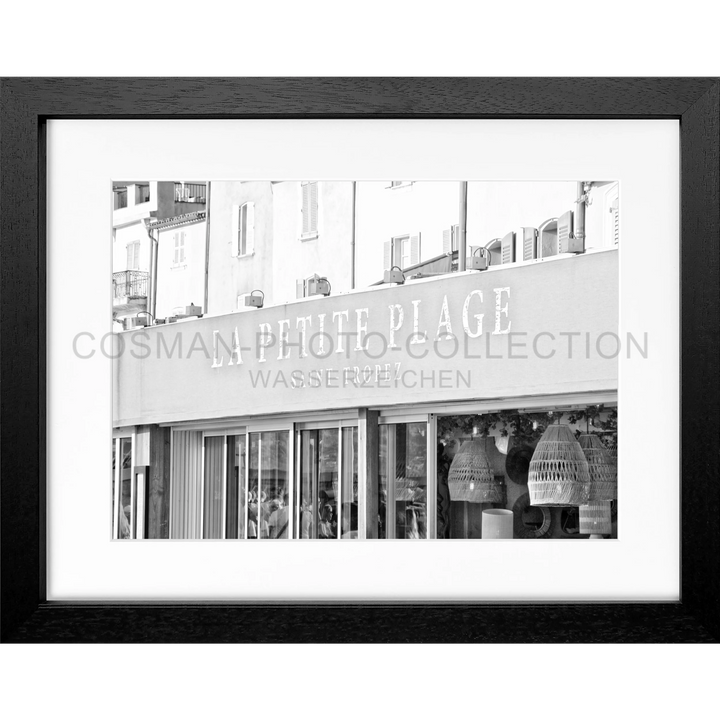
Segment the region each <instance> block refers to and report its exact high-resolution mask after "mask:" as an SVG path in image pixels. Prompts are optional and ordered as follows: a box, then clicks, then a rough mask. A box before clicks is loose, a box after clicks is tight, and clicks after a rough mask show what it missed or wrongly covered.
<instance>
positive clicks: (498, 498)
mask: <svg viewBox="0 0 720 720" xmlns="http://www.w3.org/2000/svg"><path fill="white" fill-rule="evenodd" d="M503 485H504V483H503V482H502V480H499V479H498V480H496V479H495V476H494V475H493V469H492V466H491V465H490V461H489V460H488V456H487V453H486V452H485V445H484V442H483V440H482V438H475V439H473V440H468V441H467V442H465V443H463V445H462V447H461V448H460V450H459V451H458V453H457V454H456V455H455V457H454V458H453V461H452V465H451V466H450V472H449V473H448V487H449V489H450V499H451V500H453V501H455V500H460V501H465V502H471V503H496V502H503V500H504V497H503V496H504V492H503V491H504V487H503Z"/></svg>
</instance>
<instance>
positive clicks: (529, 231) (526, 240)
mask: <svg viewBox="0 0 720 720" xmlns="http://www.w3.org/2000/svg"><path fill="white" fill-rule="evenodd" d="M536 259H537V230H536V229H535V228H531V227H524V228H523V260H536Z"/></svg>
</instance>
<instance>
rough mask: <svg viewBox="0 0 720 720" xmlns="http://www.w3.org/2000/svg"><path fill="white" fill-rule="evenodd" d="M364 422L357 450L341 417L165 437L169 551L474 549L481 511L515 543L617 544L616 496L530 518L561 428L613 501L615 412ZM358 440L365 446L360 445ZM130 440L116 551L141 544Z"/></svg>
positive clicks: (115, 455) (120, 464) (138, 473)
mask: <svg viewBox="0 0 720 720" xmlns="http://www.w3.org/2000/svg"><path fill="white" fill-rule="evenodd" d="M376 417H377V418H378V419H377V424H376V425H374V427H371V429H370V430H368V429H367V426H366V425H363V426H362V427H363V428H365V430H363V432H364V433H365V435H363V437H364V440H363V442H364V443H366V444H365V446H364V448H360V447H359V442H360V435H361V433H360V431H359V427H360V426H359V425H357V424H356V421H355V420H354V418H352V417H349V418H346V419H343V420H342V421H334V422H330V421H328V422H327V424H326V423H324V422H323V420H322V419H318V420H312V421H311V419H310V418H308V420H307V421H306V422H288V421H285V424H284V425H283V424H282V423H280V424H279V426H280V428H281V429H277V427H278V426H273V425H270V424H269V423H266V424H263V423H261V422H258V423H257V424H255V425H248V426H244V427H237V428H232V427H230V428H229V429H228V430H226V431H222V430H221V431H218V430H215V431H202V430H193V429H190V430H186V429H184V428H178V429H177V430H173V431H172V443H171V446H172V450H171V453H170V454H171V455H172V466H171V468H170V475H171V477H170V480H169V487H170V508H171V509H170V532H169V536H170V538H179V539H218V540H225V539H229V540H234V539H239V540H244V539H251V540H275V539H291V538H292V539H303V540H341V539H343V540H347V539H357V538H358V537H367V538H373V537H377V538H379V539H389V540H424V539H463V540H468V539H481V538H482V537H483V532H484V530H483V521H484V511H486V510H500V511H503V512H504V513H505V515H506V517H508V516H509V515H510V514H511V515H512V518H511V525H512V528H511V529H510V532H511V537H513V538H516V539H538V538H556V539H557V538H587V537H590V536H593V537H597V536H601V537H610V538H616V537H617V499H616V498H617V495H616V494H610V495H608V496H607V499H605V498H600V499H598V498H594V499H598V503H597V504H594V505H593V506H592V507H590V506H587V501H586V502H585V503H575V504H574V506H573V503H569V504H567V505H568V506H561V505H560V504H557V505H553V504H552V503H547V504H543V503H537V502H536V503H535V504H533V501H531V496H532V495H531V493H532V489H529V487H528V475H529V466H530V462H531V460H532V458H533V456H534V453H535V451H536V448H537V447H538V444H539V442H540V440H541V438H542V436H543V433H544V432H545V431H546V430H547V429H548V428H550V427H551V426H553V425H557V426H560V425H563V426H565V428H566V431H567V432H568V433H570V434H571V438H578V442H577V443H575V441H574V440H573V444H577V445H578V446H580V444H581V443H582V442H583V438H585V440H587V439H588V438H589V439H591V440H592V442H593V443H594V444H595V445H596V446H597V447H599V448H600V453H601V455H602V458H604V459H603V462H604V463H605V464H606V466H607V467H608V468H610V470H609V471H608V472H610V474H611V475H612V474H613V473H614V476H613V478H611V480H610V483H611V484H612V483H613V482H614V483H615V489H616V483H617V480H616V457H617V406H616V401H615V402H613V403H612V404H608V405H607V406H605V405H602V404H597V405H588V406H574V407H573V406H571V407H569V408H568V407H562V406H559V407H555V408H551V409H542V410H538V411H532V410H523V411H518V410H508V411H497V412H493V413H487V412H486V413H479V414H470V413H468V414H457V415H442V414H437V415H435V414H418V413H413V414H405V415H403V414H400V413H393V412H391V411H388V412H387V414H383V413H378V414H377V415H376ZM363 422H365V421H363ZM265 428H268V429H265ZM369 433H376V435H374V436H373V439H371V440H370V441H368V434H369ZM137 437H138V436H137V435H134V434H130V436H125V435H122V436H120V435H119V436H118V437H116V438H115V439H114V441H113V446H112V451H113V452H112V492H113V510H112V522H113V537H114V538H116V539H134V538H141V537H144V532H145V529H144V528H145V525H144V521H143V518H141V517H139V516H140V515H142V514H143V513H144V512H145V508H146V507H147V499H146V497H145V495H147V493H148V492H149V488H150V486H151V484H152V480H151V479H150V477H149V476H148V471H149V469H147V468H146V466H134V464H133V453H135V452H136V447H135V446H136V443H137V442H138V441H137ZM373 443H374V444H373ZM371 447H372V448H374V449H372V450H370V448H371ZM363 452H365V453H366V456H365V458H364V460H363V463H361V462H360V459H361V456H362V453H363ZM582 452H585V451H582ZM429 453H430V455H429ZM588 462H589V461H588ZM375 463H376V464H375ZM360 467H362V468H363V470H362V472H360ZM478 468H479V469H478ZM588 468H589V465H588ZM613 468H615V469H614V470H613ZM363 483H365V484H363ZM463 483H464V485H463ZM479 490H480V492H479ZM583 513H584V514H583ZM507 522H510V521H508V520H506V523H507ZM588 528H591V529H588Z"/></svg>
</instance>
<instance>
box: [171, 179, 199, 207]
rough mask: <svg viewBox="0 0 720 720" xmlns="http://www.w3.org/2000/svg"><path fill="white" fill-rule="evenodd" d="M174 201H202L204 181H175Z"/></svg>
mask: <svg viewBox="0 0 720 720" xmlns="http://www.w3.org/2000/svg"><path fill="white" fill-rule="evenodd" d="M175 202H176V203H180V202H185V203H204V202H205V183H175Z"/></svg>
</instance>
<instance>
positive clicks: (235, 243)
mask: <svg viewBox="0 0 720 720" xmlns="http://www.w3.org/2000/svg"><path fill="white" fill-rule="evenodd" d="M230 233H231V234H230V255H232V256H233V257H237V256H238V248H239V247H240V206H239V205H233V208H232V230H231V231H230Z"/></svg>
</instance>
